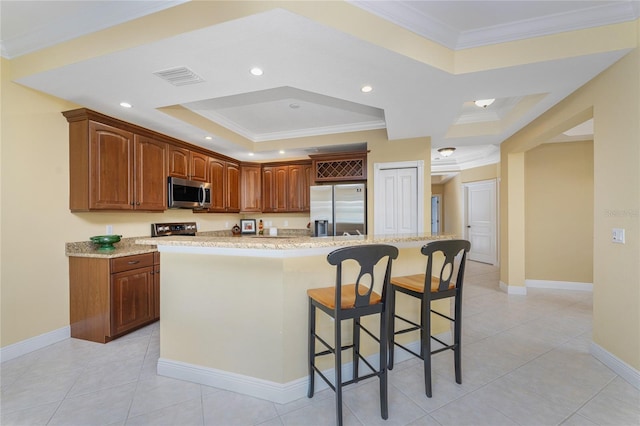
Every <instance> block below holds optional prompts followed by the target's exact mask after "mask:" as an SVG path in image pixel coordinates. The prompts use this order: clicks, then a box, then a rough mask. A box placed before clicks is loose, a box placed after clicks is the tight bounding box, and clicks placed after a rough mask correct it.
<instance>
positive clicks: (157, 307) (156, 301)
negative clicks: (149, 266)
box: [151, 251, 160, 320]
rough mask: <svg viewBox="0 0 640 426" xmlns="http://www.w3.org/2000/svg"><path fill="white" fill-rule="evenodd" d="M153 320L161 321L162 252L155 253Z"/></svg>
mask: <svg viewBox="0 0 640 426" xmlns="http://www.w3.org/2000/svg"><path fill="white" fill-rule="evenodd" d="M151 274H152V275H153V319H154V320H159V319H160V252H159V251H157V252H155V253H153V272H152V273H151Z"/></svg>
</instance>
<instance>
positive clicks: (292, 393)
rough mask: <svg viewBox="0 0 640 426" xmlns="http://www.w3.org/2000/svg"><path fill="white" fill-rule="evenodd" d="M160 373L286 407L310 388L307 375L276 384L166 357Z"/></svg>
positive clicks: (374, 358)
mask: <svg viewBox="0 0 640 426" xmlns="http://www.w3.org/2000/svg"><path fill="white" fill-rule="evenodd" d="M443 335H446V336H448V335H449V333H443ZM406 346H407V347H409V348H410V349H411V350H413V351H414V352H418V351H419V350H420V349H419V348H420V342H419V341H415V342H411V343H410V344H408V345H406ZM394 356H395V359H394V363H396V364H397V363H399V362H402V361H406V360H407V359H409V358H411V357H412V355H410V354H408V353H407V352H406V351H404V350H402V349H399V348H396V350H395V352H394ZM379 360H380V357H379V355H378V354H374V355H371V356H368V357H367V361H368V362H369V363H370V364H371V365H374V366H376V365H378V363H379V362H380V361H379ZM360 368H361V370H360V371H362V372H365V371H367V370H368V368H367V367H366V366H364V364H362V365H361V367H360ZM158 374H159V375H161V376H166V377H171V378H174V379H179V380H186V381H189V382H193V383H199V384H201V385H206V386H213V387H216V388H219V389H225V390H228V391H232V392H237V393H241V394H243V395H249V396H253V397H255V398H261V399H265V400H267V401H271V402H275V403H278V404H286V403H288V402H292V401H295V400H296V399H300V398H302V397H305V396H306V395H307V388H308V386H309V379H308V377H306V376H305V377H301V378H299V379H296V380H293V381H291V382H288V383H276V382H272V381H269V380H264V379H258V378H256V377H250V376H245V375H242V374H237V373H231V372H228V371H222V370H217V369H215V368H209V367H203V366H200V365H194V364H188V363H185V362H181V361H173V360H170V359H166V358H160V359H159V360H158ZM323 374H324V375H325V376H327V378H329V379H332V378H333V377H335V374H334V369H333V368H330V369H327V370H324V371H323ZM352 374H353V363H351V362H350V363H347V364H344V365H343V368H342V375H343V377H351V376H352ZM326 388H328V386H327V384H326V383H325V382H324V380H322V379H321V378H319V377H318V376H316V380H315V391H316V392H319V391H321V390H324V389H326Z"/></svg>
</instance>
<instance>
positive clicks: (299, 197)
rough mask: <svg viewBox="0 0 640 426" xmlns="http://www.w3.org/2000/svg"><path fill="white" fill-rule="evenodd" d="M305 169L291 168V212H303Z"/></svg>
mask: <svg viewBox="0 0 640 426" xmlns="http://www.w3.org/2000/svg"><path fill="white" fill-rule="evenodd" d="M303 185H304V169H303V166H302V165H297V164H296V165H293V166H289V191H288V193H289V205H288V206H289V211H292V212H299V211H303V210H304V208H303V205H304V195H303V194H304V191H303Z"/></svg>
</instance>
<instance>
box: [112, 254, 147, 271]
mask: <svg viewBox="0 0 640 426" xmlns="http://www.w3.org/2000/svg"><path fill="white" fill-rule="evenodd" d="M152 265H153V253H145V254H136V255H134V256H125V257H116V258H115V259H111V273H112V274H115V273H117V272H123V271H129V270H131V269H137V268H144V267H146V266H152Z"/></svg>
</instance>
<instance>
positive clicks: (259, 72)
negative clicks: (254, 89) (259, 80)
mask: <svg viewBox="0 0 640 426" xmlns="http://www.w3.org/2000/svg"><path fill="white" fill-rule="evenodd" d="M251 74H253V75H262V74H263V71H262V68H258V67H253V68H251Z"/></svg>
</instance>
